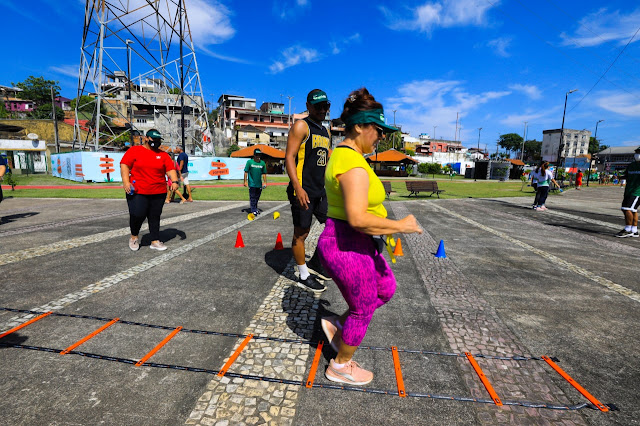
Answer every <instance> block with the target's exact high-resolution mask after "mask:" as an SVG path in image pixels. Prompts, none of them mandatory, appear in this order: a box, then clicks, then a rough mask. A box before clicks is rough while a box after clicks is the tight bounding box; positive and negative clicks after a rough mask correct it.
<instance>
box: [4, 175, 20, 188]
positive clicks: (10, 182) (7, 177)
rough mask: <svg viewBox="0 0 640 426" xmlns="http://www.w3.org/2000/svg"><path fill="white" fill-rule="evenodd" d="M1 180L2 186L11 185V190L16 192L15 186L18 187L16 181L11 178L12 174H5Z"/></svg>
mask: <svg viewBox="0 0 640 426" xmlns="http://www.w3.org/2000/svg"><path fill="white" fill-rule="evenodd" d="M3 180H4V182H3V183H4V184H6V185H11V190H12V191H15V190H16V185H18V181H17V180H16V178H15V177H14V176H13V173H11V172H9V173H7V174H5V175H4V176H3Z"/></svg>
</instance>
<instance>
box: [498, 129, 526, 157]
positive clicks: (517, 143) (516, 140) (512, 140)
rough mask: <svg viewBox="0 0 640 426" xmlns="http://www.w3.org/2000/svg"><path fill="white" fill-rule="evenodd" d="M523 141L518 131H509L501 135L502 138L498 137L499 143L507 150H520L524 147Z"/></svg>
mask: <svg viewBox="0 0 640 426" xmlns="http://www.w3.org/2000/svg"><path fill="white" fill-rule="evenodd" d="M522 141H523V138H522V136H520V135H519V134H517V133H507V134H504V135H500V139H498V145H500V147H501V148H504V149H506V150H507V151H513V152H516V151H520V150H521V149H522Z"/></svg>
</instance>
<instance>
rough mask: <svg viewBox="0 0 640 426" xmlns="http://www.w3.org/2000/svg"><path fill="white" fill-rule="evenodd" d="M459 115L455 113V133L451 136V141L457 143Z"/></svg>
mask: <svg viewBox="0 0 640 426" xmlns="http://www.w3.org/2000/svg"><path fill="white" fill-rule="evenodd" d="M459 115H460V113H459V112H456V131H455V132H454V134H453V140H454V141H457V140H458V116H459Z"/></svg>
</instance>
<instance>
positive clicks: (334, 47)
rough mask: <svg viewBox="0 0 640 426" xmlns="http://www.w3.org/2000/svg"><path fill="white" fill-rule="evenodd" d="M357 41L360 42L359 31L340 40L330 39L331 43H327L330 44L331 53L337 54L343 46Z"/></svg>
mask: <svg viewBox="0 0 640 426" xmlns="http://www.w3.org/2000/svg"><path fill="white" fill-rule="evenodd" d="M359 42H360V33H355V34H353V35H351V36H349V37H346V38H343V39H342V40H339V41H332V42H331V43H329V46H331V53H332V54H334V55H337V54H338V53H340V52H342V51H343V50H344V48H345V47H347V46H348V45H350V44H351V43H359Z"/></svg>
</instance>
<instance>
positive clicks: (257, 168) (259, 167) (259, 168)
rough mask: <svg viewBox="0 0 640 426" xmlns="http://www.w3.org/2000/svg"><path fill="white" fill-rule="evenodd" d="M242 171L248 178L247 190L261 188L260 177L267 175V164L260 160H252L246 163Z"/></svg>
mask: <svg viewBox="0 0 640 426" xmlns="http://www.w3.org/2000/svg"><path fill="white" fill-rule="evenodd" d="M244 171H245V173H247V175H248V176H249V188H262V175H263V174H264V175H266V174H267V164H266V163H265V162H264V161H262V160H260V161H259V162H257V163H256V162H255V161H253V158H252V159H250V160H249V161H247V165H246V166H244Z"/></svg>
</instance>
